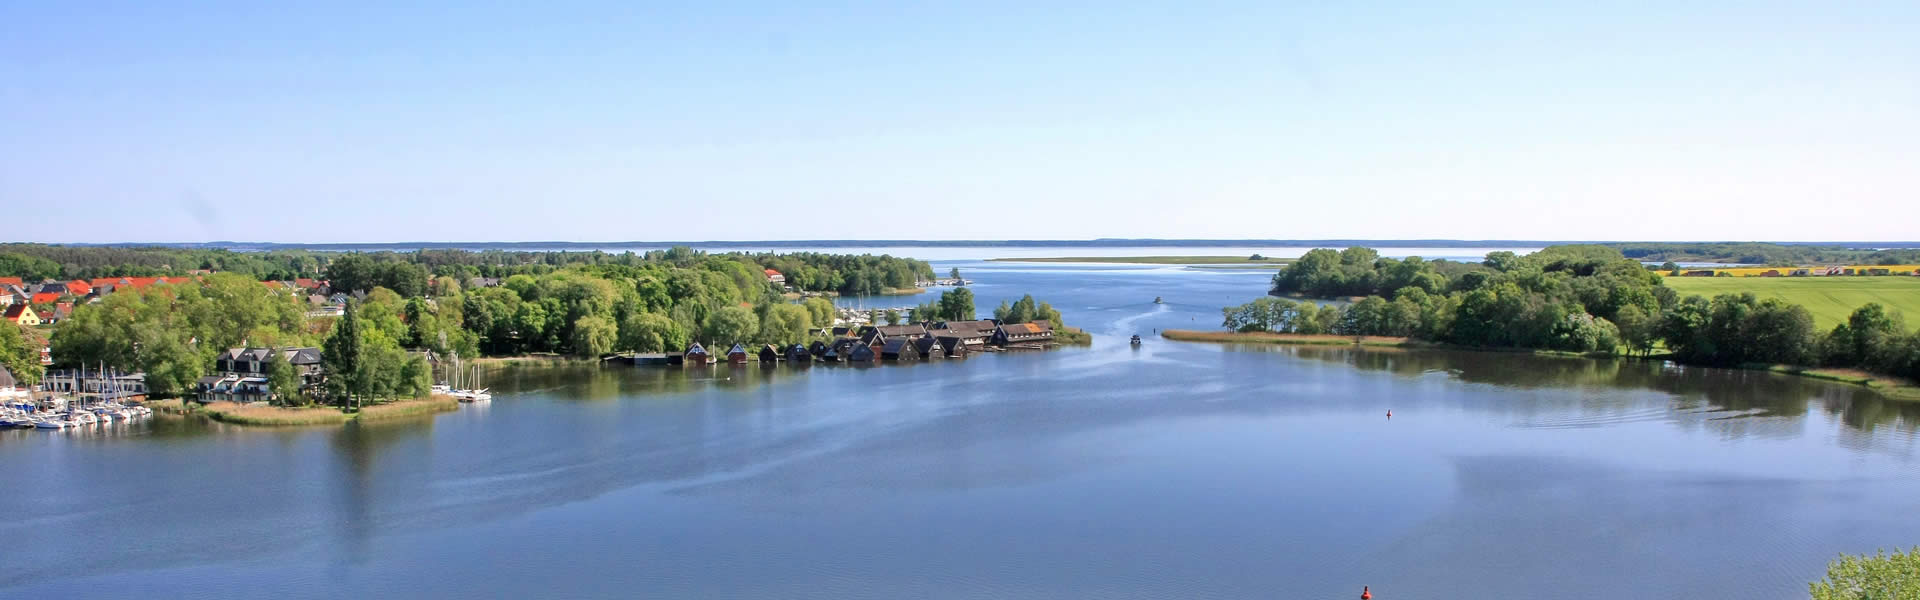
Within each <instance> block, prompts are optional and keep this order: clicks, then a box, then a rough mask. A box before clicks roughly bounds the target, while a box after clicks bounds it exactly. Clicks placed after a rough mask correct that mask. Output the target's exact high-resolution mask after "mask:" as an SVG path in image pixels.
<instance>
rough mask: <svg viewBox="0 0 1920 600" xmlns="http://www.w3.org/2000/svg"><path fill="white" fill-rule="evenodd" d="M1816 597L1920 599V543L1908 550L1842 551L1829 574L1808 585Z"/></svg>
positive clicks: (1817, 599)
mask: <svg viewBox="0 0 1920 600" xmlns="http://www.w3.org/2000/svg"><path fill="white" fill-rule="evenodd" d="M1807 588H1808V592H1809V594H1811V595H1812V597H1813V600H1869V599H1871V600H1920V547H1916V548H1914V549H1913V550H1911V551H1908V552H1906V553H1900V552H1894V553H1893V554H1885V553H1881V552H1876V553H1874V555H1873V556H1871V557H1868V556H1847V555H1841V556H1840V558H1839V559H1837V560H1834V561H1833V562H1831V563H1827V578H1826V579H1823V580H1820V581H1816V582H1813V583H1811V584H1808V585H1807Z"/></svg>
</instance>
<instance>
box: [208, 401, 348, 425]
mask: <svg viewBox="0 0 1920 600" xmlns="http://www.w3.org/2000/svg"><path fill="white" fill-rule="evenodd" d="M200 412H202V413H205V414H206V415H207V417H209V418H211V419H213V420H215V421H220V422H223V423H234V424H237V425H270V426H293V425H337V424H340V423H345V422H347V420H348V419H352V418H353V416H352V415H349V414H347V413H343V412H340V411H339V410H338V409H333V408H288V407H285V406H266V405H261V404H238V403H234V402H214V403H212V404H208V405H206V406H204V407H201V409H200Z"/></svg>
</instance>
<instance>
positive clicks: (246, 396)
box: [197, 348, 325, 402]
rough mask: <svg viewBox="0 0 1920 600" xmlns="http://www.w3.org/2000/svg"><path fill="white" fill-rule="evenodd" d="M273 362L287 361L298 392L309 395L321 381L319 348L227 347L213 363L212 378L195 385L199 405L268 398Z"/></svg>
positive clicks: (203, 378) (257, 400)
mask: <svg viewBox="0 0 1920 600" xmlns="http://www.w3.org/2000/svg"><path fill="white" fill-rule="evenodd" d="M276 360H284V361H287V364H289V365H292V366H293V369H294V374H295V375H297V376H299V378H300V390H301V392H302V393H312V391H313V390H314V389H316V388H318V387H319V386H320V384H321V383H322V382H323V381H324V379H325V372H324V370H323V368H322V366H321V360H320V349H319V348H282V349H277V350H276V349H273V348H230V349H228V350H227V351H226V352H222V353H220V355H219V356H217V357H215V358H214V360H213V370H214V374H213V375H208V376H206V377H201V378H200V379H199V380H198V382H197V387H198V390H197V391H198V392H199V398H200V401H201V402H213V401H217V400H225V401H230V402H261V401H265V400H267V398H268V397H269V396H271V394H272V391H271V390H270V389H269V386H268V372H269V370H270V368H271V364H272V362H273V361H276Z"/></svg>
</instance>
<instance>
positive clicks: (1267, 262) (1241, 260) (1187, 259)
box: [987, 255, 1294, 268]
mask: <svg viewBox="0 0 1920 600" xmlns="http://www.w3.org/2000/svg"><path fill="white" fill-rule="evenodd" d="M1293 261H1294V259H1291V258H1261V259H1259V260H1252V259H1248V258H1247V257H1245V256H1178V255H1171V256H1053V257H1027V258H1018V257H1016V258H989V259H987V262H1035V263H1099V264H1113V265H1246V266H1249V267H1252V266H1259V267H1260V268H1276V267H1280V266H1284V265H1287V264H1290V263H1292V262H1293Z"/></svg>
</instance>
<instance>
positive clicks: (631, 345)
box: [619, 313, 687, 352]
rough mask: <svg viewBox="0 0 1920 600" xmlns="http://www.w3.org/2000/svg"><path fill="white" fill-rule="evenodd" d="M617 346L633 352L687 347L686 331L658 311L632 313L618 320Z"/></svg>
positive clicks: (662, 350) (664, 350) (663, 350)
mask: <svg viewBox="0 0 1920 600" xmlns="http://www.w3.org/2000/svg"><path fill="white" fill-rule="evenodd" d="M619 347H620V348H621V349H624V350H632V351H634V352H666V351H669V350H679V349H681V348H685V347H687V333H686V330H684V329H682V328H681V327H680V325H679V324H678V323H675V322H673V319H670V318H667V316H666V315H663V314H660V313H634V314H631V315H627V318H626V320H623V321H621V322H620V342H619Z"/></svg>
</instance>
